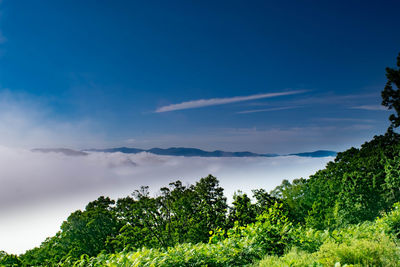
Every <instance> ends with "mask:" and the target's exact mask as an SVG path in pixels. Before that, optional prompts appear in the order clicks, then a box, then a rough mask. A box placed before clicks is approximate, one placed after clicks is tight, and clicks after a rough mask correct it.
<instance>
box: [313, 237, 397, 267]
mask: <svg viewBox="0 0 400 267" xmlns="http://www.w3.org/2000/svg"><path fill="white" fill-rule="evenodd" d="M317 256H318V259H319V262H320V263H322V264H323V265H324V266H334V265H335V263H337V262H339V263H340V264H352V265H354V266H388V267H389V266H400V251H399V248H398V247H396V244H395V243H394V242H393V241H391V240H390V239H389V237H387V236H385V235H383V234H381V235H380V236H379V238H378V239H376V240H368V239H354V240H351V242H350V243H349V244H347V243H342V244H338V243H334V242H327V243H325V244H323V245H322V246H321V248H320V250H319V252H317Z"/></svg>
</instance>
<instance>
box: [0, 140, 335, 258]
mask: <svg viewBox="0 0 400 267" xmlns="http://www.w3.org/2000/svg"><path fill="white" fill-rule="evenodd" d="M330 160H332V158H305V157H296V156H285V157H274V158H264V157H254V158H200V157H172V156H157V155H153V154H149V153H140V154H122V153H109V154H108V153H91V154H89V155H87V156H66V155H63V154H61V153H38V152H31V151H29V150H23V149H13V148H7V147H0V250H5V251H6V252H8V253H17V254H19V253H23V252H24V251H25V250H27V249H30V248H33V247H35V246H38V245H40V243H41V242H42V241H43V240H44V239H45V238H46V237H48V236H52V235H54V234H55V233H56V232H57V231H58V230H59V227H60V225H61V223H62V221H64V220H65V219H66V218H67V217H68V215H69V214H70V213H71V212H73V211H74V210H76V209H83V208H84V207H85V205H86V204H87V203H88V202H89V201H91V200H94V199H96V198H97V197H98V196H100V195H105V196H110V197H112V198H114V199H116V198H118V197H124V196H126V195H129V194H130V193H132V192H133V191H134V190H135V189H138V188H139V187H140V186H141V185H148V186H150V190H151V192H152V193H153V194H156V193H157V191H158V189H159V188H160V187H162V186H166V185H168V183H170V182H172V181H175V180H181V181H183V182H184V183H186V184H189V183H194V182H196V181H197V180H198V179H200V178H201V177H204V176H207V175H208V174H212V175H214V176H216V177H217V178H218V179H219V180H220V185H221V186H222V187H223V188H224V189H225V195H226V196H227V197H228V199H231V197H232V195H233V192H234V191H236V190H239V189H240V190H242V191H244V192H247V193H250V194H251V191H250V190H251V189H256V188H264V189H266V190H268V191H269V190H272V189H273V188H274V187H275V186H277V185H279V184H280V183H281V181H282V180H283V179H288V180H292V179H294V178H299V177H308V176H309V175H310V174H313V173H314V172H315V171H317V170H318V169H321V168H323V167H324V166H325V165H326V163H327V162H328V161H330Z"/></svg>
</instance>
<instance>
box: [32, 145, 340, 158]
mask: <svg viewBox="0 0 400 267" xmlns="http://www.w3.org/2000/svg"><path fill="white" fill-rule="evenodd" d="M31 151H32V152H41V153H60V154H64V155H67V156H86V155H88V152H103V153H117V152H120V153H125V154H137V153H141V152H147V153H152V154H155V155H160V156H181V157H216V158H222V157H235V158H240V157H279V156H298V157H312V158H322V157H335V156H336V155H337V152H335V151H330V150H317V151H313V152H302V153H292V154H260V153H253V152H249V151H240V152H228V151H222V150H215V151H205V150H202V149H198V148H188V147H170V148H158V147H156V148H151V149H140V148H130V147H114V148H105V149H97V148H93V149H84V150H80V151H79V150H73V149H69V148H34V149H32V150H31Z"/></svg>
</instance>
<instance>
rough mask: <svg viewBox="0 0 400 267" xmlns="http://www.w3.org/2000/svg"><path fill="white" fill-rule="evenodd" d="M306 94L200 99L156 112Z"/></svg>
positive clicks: (300, 91)
mask: <svg viewBox="0 0 400 267" xmlns="http://www.w3.org/2000/svg"><path fill="white" fill-rule="evenodd" d="M304 92H306V91H305V90H297V91H288V92H277V93H268V94H257V95H249V96H235V97H226V98H211V99H199V100H192V101H186V102H182V103H178V104H171V105H167V106H162V107H160V108H158V109H157V110H156V111H155V112H156V113H161V112H169V111H175V110H183V109H192V108H201V107H208V106H216V105H225V104H231V103H237V102H243V101H250V100H255V99H263V98H272V97H278V96H287V95H295V94H301V93H304Z"/></svg>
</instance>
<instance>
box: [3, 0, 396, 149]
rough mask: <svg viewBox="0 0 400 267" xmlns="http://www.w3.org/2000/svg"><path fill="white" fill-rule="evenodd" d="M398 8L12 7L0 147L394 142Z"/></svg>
mask: <svg viewBox="0 0 400 267" xmlns="http://www.w3.org/2000/svg"><path fill="white" fill-rule="evenodd" d="M398 10H400V3H399V2H398V1H330V2H328V1H279V2H278V1H251V2H249V1H140V2H139V1H22V0H21V1H19V0H17V1H11V0H4V1H2V2H1V4H0V104H1V105H0V126H1V128H2V130H1V131H0V144H1V145H6V146H25V147H51V146H63V147H73V148H88V147H109V146H131V147H140V148H150V147H155V146H159V147H170V146H187V147H199V148H203V149H210V150H211V149H224V150H250V151H254V152H265V153H286V152H298V151H305V150H315V149H333V150H339V151H340V150H344V149H346V148H348V147H350V146H358V145H360V144H361V143H363V142H364V141H367V140H368V139H370V138H371V137H372V136H373V135H376V134H381V133H383V132H384V131H385V130H386V128H387V126H388V124H389V123H388V120H387V117H388V115H389V112H388V111H385V110H382V109H381V108H380V107H379V105H380V91H381V90H382V89H383V86H384V84H385V81H386V79H385V67H387V66H394V65H395V58H396V56H397V53H398V52H400V34H399V29H400V21H399V20H398Z"/></svg>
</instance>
